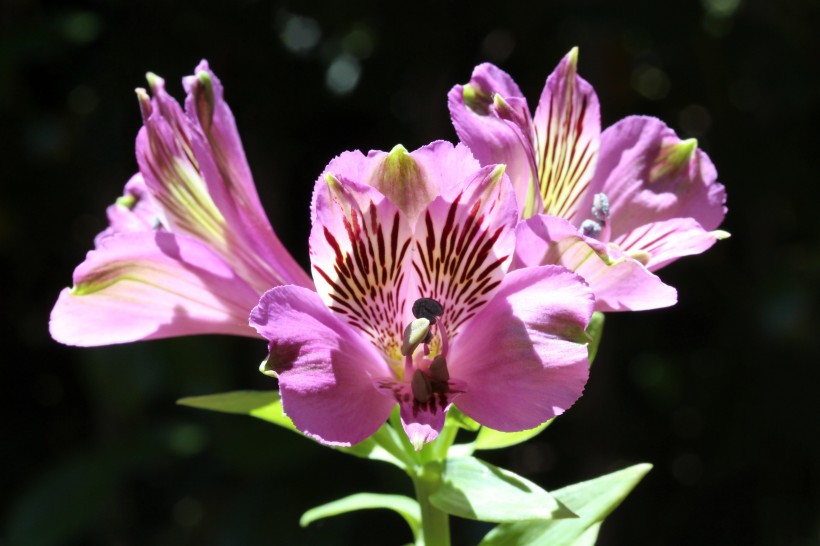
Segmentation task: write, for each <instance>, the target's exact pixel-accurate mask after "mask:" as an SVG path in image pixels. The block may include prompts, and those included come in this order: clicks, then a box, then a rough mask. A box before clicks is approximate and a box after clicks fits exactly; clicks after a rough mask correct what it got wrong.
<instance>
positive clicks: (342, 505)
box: [299, 493, 421, 538]
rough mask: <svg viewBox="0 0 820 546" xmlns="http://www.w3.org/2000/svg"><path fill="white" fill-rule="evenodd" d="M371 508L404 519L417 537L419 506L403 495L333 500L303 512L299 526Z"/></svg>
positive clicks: (374, 494) (370, 494)
mask: <svg viewBox="0 0 820 546" xmlns="http://www.w3.org/2000/svg"><path fill="white" fill-rule="evenodd" d="M373 508H386V509H388V510H393V511H394V512H396V513H398V514H399V515H400V516H401V517H403V518H404V521H406V522H407V525H409V526H410V529H411V530H412V531H413V537H414V538H415V537H416V536H417V535H418V531H419V525H420V522H421V509H419V504H418V503H417V502H416V501H415V500H413V499H411V498H410V497H405V496H404V495H384V494H381V493H357V494H355V495H350V496H349V497H345V498H343V499H339V500H335V501H333V502H329V503H327V504H323V505H321V506H317V507H316V508H311V509H310V510H308V511H307V512H305V513H304V514H303V515H302V517H301V519H300V520H299V525H301V526H302V527H307V526H308V525H310V524H311V523H313V522H314V521H317V520H320V519H324V518H329V517H331V516H338V515H339V514H346V513H347V512H355V511H356V510H370V509H373Z"/></svg>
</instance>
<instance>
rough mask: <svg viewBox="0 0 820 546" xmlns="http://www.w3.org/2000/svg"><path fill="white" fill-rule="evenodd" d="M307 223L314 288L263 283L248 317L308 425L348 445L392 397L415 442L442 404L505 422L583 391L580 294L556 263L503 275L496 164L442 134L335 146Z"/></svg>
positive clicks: (292, 412)
mask: <svg viewBox="0 0 820 546" xmlns="http://www.w3.org/2000/svg"><path fill="white" fill-rule="evenodd" d="M312 221H313V228H312V231H311V235H310V258H311V265H312V267H311V270H312V273H313V278H314V281H315V283H316V288H317V291H316V292H313V291H311V290H308V289H306V288H302V287H295V286H281V287H276V288H273V289H271V290H269V291H268V292H267V293H265V295H264V296H263V297H262V299H261V301H260V303H259V305H258V306H257V307H256V308H255V309H254V310H253V313H252V314H251V324H252V325H253V326H254V327H255V328H256V329H257V330H258V331H259V333H260V334H261V335H262V336H264V337H265V338H267V339H268V340H269V341H270V346H269V347H270V355H269V357H268V359H267V360H266V362H265V363H264V364H263V366H262V369H263V371H265V372H266V373H269V374H272V375H275V376H277V377H278V378H279V387H280V391H281V395H282V402H283V404H284V409H285V411H286V413H287V414H288V415H289V416H290V417H291V419H292V420H293V422H294V424H295V425H296V426H297V427H298V428H299V429H300V430H301V431H303V432H304V433H305V434H307V435H309V436H311V437H314V438H316V439H318V440H320V441H322V442H324V443H327V444H334V445H350V444H354V443H357V442H359V441H361V440H364V439H365V438H367V437H369V436H370V435H371V434H373V433H374V432H375V431H376V430H377V429H378V428H379V427H380V426H381V425H382V424H383V423H384V421H385V419H387V417H388V416H389V414H390V412H391V410H392V408H393V407H394V406H395V405H396V404H397V403H398V404H399V406H400V410H401V419H402V423H403V425H404V429H405V431H406V433H407V435H408V437H409V438H410V440H411V442H412V443H413V444H414V445H415V446H416V448H417V449H420V448H421V446H422V445H423V444H424V443H426V442H429V441H431V440H433V439H434V438H435V437H436V436H437V435H438V433H439V431H440V430H441V428H442V426H443V424H444V417H445V412H446V411H447V409H448V408H449V406H450V405H451V404H455V405H456V406H457V407H458V408H459V409H460V410H461V411H462V412H464V413H465V414H466V415H468V416H470V417H472V418H473V419H475V420H476V421H478V422H479V423H481V424H483V425H486V426H488V427H491V428H493V429H496V430H501V431H517V430H524V429H528V428H532V427H535V426H537V425H538V424H540V423H542V422H544V421H546V420H548V419H550V418H552V417H553V416H555V415H558V414H560V413H561V412H563V411H564V410H565V409H567V408H568V407H569V406H571V405H572V404H573V403H574V402H575V400H576V399H578V397H579V396H580V395H581V393H582V391H583V387H584V384H585V383H586V380H587V376H588V373H589V370H588V362H587V350H586V347H585V342H586V341H587V338H586V335H585V332H584V329H585V328H586V326H587V323H588V321H589V318H590V316H591V313H592V307H593V298H592V294H591V293H590V291H589V289H588V288H587V286H586V284H585V283H584V282H583V281H582V280H581V279H580V277H578V276H577V275H575V274H574V273H572V272H570V271H568V270H566V269H565V268H562V267H559V266H552V265H549V266H535V267H524V268H521V269H518V270H516V271H514V272H508V268H509V266H510V263H511V260H512V257H513V252H514V247H515V226H516V223H517V221H518V211H517V208H516V204H515V197H514V194H513V187H512V185H511V183H510V181H509V179H508V178H507V176H506V175H505V174H504V169H503V167H500V166H485V167H480V166H479V164H478V162H476V161H475V159H473V157H472V156H471V155H470V153H469V151H468V150H467V149H466V148H465V147H463V146H461V145H459V146H456V147H453V146H452V145H451V144H449V143H445V142H435V143H433V144H430V145H428V146H425V147H423V148H420V149H419V150H416V151H414V152H412V153H408V152H407V151H406V150H405V149H404V148H403V147H401V146H397V147H395V148H394V149H393V150H392V151H391V152H390V153H386V152H371V153H370V154H369V155H367V156H364V155H363V154H362V153H360V152H346V153H344V154H342V155H340V156H338V157H337V158H335V159H334V160H333V161H331V162H330V164H329V165H328V166H327V168H326V170H325V172H324V173H323V174H322V176H321V177H320V178H319V179H318V181H317V183H316V188H315V191H314V196H313V206H312Z"/></svg>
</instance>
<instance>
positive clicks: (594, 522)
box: [479, 463, 652, 546]
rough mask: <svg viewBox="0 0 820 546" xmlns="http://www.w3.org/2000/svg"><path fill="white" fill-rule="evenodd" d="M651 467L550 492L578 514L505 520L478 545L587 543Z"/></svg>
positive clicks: (563, 545)
mask: <svg viewBox="0 0 820 546" xmlns="http://www.w3.org/2000/svg"><path fill="white" fill-rule="evenodd" d="M651 468H652V465H650V464H647V463H644V464H638V465H635V466H630V467H629V468H625V469H623V470H619V471H617V472H613V473H612V474H607V475H605V476H601V477H599V478H595V479H593V480H589V481H585V482H581V483H576V484H573V485H568V486H567V487H564V488H562V489H558V490H556V491H553V492H552V495H553V496H554V497H555V498H556V499H558V500H560V501H561V502H563V503H565V504H566V505H567V506H568V507H570V508H571V509H572V511H573V512H575V513H576V514H578V518H577V519H567V520H556V521H529V522H518V523H505V524H502V525H499V526H497V527H496V528H495V529H493V530H492V531H490V532H489V533H488V534H487V536H485V537H484V540H482V541H481V543H480V544H479V546H590V545H592V544H594V543H595V539H596V537H597V536H598V528H599V527H600V525H601V522H603V521H604V519H605V518H606V517H607V516H608V515H609V514H610V513H612V511H613V510H614V509H615V508H617V507H618V505H619V504H621V502H622V501H623V500H624V499H625V498H626V496H627V495H628V494H629V493H630V491H632V489H634V488H635V486H636V485H638V482H640V481H641V479H642V478H643V477H644V476H645V475H646V473H647V472H649V470H650V469H651Z"/></svg>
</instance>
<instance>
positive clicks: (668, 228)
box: [614, 218, 728, 271]
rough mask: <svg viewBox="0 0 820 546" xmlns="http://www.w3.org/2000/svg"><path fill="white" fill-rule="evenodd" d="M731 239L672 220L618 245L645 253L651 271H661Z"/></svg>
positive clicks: (642, 230)
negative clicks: (719, 242) (720, 240)
mask: <svg viewBox="0 0 820 546" xmlns="http://www.w3.org/2000/svg"><path fill="white" fill-rule="evenodd" d="M727 236H728V235H727V234H726V233H724V232H721V231H706V230H705V229H703V226H701V225H700V224H698V223H697V222H696V221H695V220H694V219H692V218H672V219H671V220H666V221H663V222H653V223H651V224H647V225H646V226H643V227H641V228H638V229H634V230H632V231H630V232H629V233H627V234H626V235H623V236H622V237H619V238H618V239H616V240H615V241H614V243H615V244H617V245H618V246H620V247H621V248H623V249H625V250H628V251H633V252H636V253H645V254H646V255H647V256H646V267H647V269H649V270H650V271H657V270H658V269H660V268H662V267H664V266H666V265H668V264H670V263H672V262H674V261H675V260H677V259H678V258H680V257H682V256H691V255H694V254H700V253H701V252H704V251H705V250H707V249H708V248H709V247H711V246H712V245H713V244H715V241H717V240H719V239H723V238H725V237H727Z"/></svg>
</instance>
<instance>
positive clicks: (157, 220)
mask: <svg viewBox="0 0 820 546" xmlns="http://www.w3.org/2000/svg"><path fill="white" fill-rule="evenodd" d="M106 215H107V216H108V228H106V229H105V231H103V232H102V233H100V234H99V235H97V237H96V239H95V244H96V245H97V246H99V241H100V240H101V239H103V238H105V237H108V236H110V235H114V234H116V233H129V232H134V231H146V232H150V231H154V230H156V229H161V228H162V210H161V209H160V208H159V207H158V206H157V204H156V203H155V202H154V199H153V198H152V197H151V194H150V192H149V191H148V188H146V187H145V180H143V178H142V175H141V174H140V173H137V174H135V175H134V176H132V177H131V179H130V180H129V181H128V183H127V184H125V190H124V191H123V196H122V197H120V198H119V199H117V202H116V203H114V204H113V205H111V206H109V207H108V208H107V209H106Z"/></svg>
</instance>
